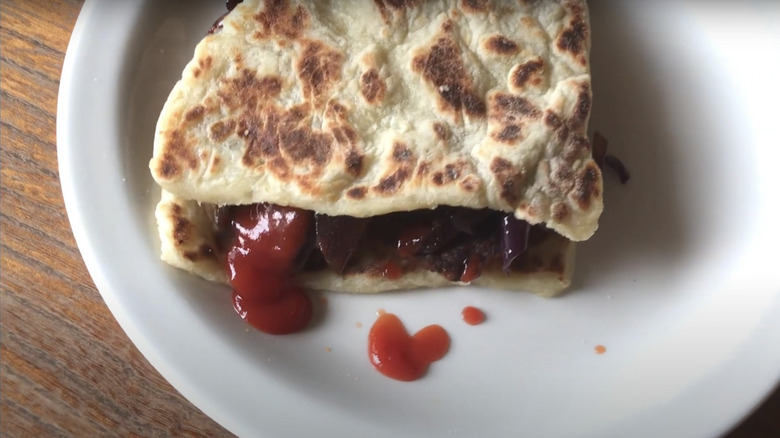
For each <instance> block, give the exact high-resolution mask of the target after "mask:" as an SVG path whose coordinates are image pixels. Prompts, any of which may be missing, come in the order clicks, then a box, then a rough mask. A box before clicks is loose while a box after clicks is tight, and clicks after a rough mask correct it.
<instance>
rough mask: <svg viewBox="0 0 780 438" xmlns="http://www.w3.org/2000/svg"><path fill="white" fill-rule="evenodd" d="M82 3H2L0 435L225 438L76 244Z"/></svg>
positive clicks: (763, 412) (753, 425)
mask: <svg viewBox="0 0 780 438" xmlns="http://www.w3.org/2000/svg"><path fill="white" fill-rule="evenodd" d="M215 1H217V0H215ZM81 5H82V1H80V0H26V1H25V0H8V1H6V0H3V1H2V2H0V63H1V67H0V72H1V73H2V81H1V86H0V105H1V106H2V109H1V114H0V122H1V123H0V125H1V127H2V142H1V144H2V148H0V159H1V160H2V164H1V165H0V172H1V174H0V176H1V179H0V182H1V183H2V192H1V193H2V209H1V210H0V211H1V212H0V217H1V218H2V220H1V222H0V233H1V234H0V236H1V237H0V246H1V248H0V257H1V260H2V262H1V263H2V266H1V267H0V270H1V271H2V275H1V276H0V287H1V288H2V300H1V301H0V302H1V303H2V314H1V315H0V324H1V328H0V343H1V346H0V361H1V363H2V365H1V367H0V370H1V371H2V376H1V379H0V389H1V390H2V401H1V402H0V409H1V411H0V418H2V421H0V434H2V436H8V437H17V436H18V437H22V436H84V437H88V436H142V437H151V436H229V435H230V434H229V433H228V432H227V431H225V430H224V429H223V428H221V427H220V426H219V425H217V424H216V423H214V421H212V420H211V419H209V418H208V417H207V416H206V415H204V414H203V413H202V412H200V411H199V410H198V409H197V408H195V407H194V406H192V405H191V404H190V403H189V402H187V401H186V400H185V399H184V398H183V397H182V396H180V395H179V394H178V393H177V392H176V391H175V390H174V389H173V388H172V387H171V386H170V385H169V384H168V382H166V381H165V380H164V379H163V378H162V377H161V376H160V375H159V374H158V373H157V371H155V370H154V369H153V368H152V367H151V366H150V365H149V363H148V362H147V361H146V360H145V359H144V358H143V356H141V354H140V353H139V352H138V350H136V348H135V347H134V346H133V344H132V343H131V342H130V340H129V339H128V338H127V336H126V335H125V334H124V332H123V331H122V330H121V328H120V327H119V325H118V324H117V323H116V321H115V320H114V318H113V316H112V315H111V313H109V311H108V308H107V307H106V306H105V304H104V303H103V300H102V299H101V298H100V295H99V294H98V291H97V290H96V289H95V286H94V284H93V283H92V280H91V279H90V277H89V274H88V273H87V270H86V268H85V267H84V263H83V262H82V260H81V256H80V255H79V251H78V249H77V248H76V243H75V242H74V240H73V235H72V234H71V231H70V226H69V224H68V218H67V216H66V214H65V207H64V205H63V200H62V195H61V192H60V185H59V180H58V171H57V154H56V139H55V120H56V108H57V106H56V105H57V90H58V86H59V79H60V71H61V68H62V61H63V58H64V56H65V50H66V48H67V44H68V39H69V37H70V33H71V30H72V29H73V25H74V23H75V21H76V17H77V16H78V13H79V10H80V8H81ZM767 348H770V346H767ZM774 348H777V346H775V347H774ZM743 437H762V438H763V437H780V391H775V393H774V394H773V395H772V396H771V398H770V399H769V400H768V401H767V402H766V403H764V404H763V406H762V407H761V408H760V409H759V410H758V411H756V412H755V413H754V414H753V415H752V416H751V417H750V418H749V419H748V420H746V421H745V422H744V423H743V424H742V425H741V426H739V427H738V428H737V429H735V430H734V431H733V432H732V433H731V434H729V435H728V438H743Z"/></svg>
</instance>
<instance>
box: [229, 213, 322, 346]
mask: <svg viewBox="0 0 780 438" xmlns="http://www.w3.org/2000/svg"><path fill="white" fill-rule="evenodd" d="M312 220H313V215H312V213H311V212H306V211H304V210H299V209H296V208H289V207H281V206H278V205H272V204H253V205H244V206H239V207H234V210H233V211H232V220H231V222H230V230H231V238H230V243H229V245H228V251H227V270H228V275H229V277H230V284H231V286H233V307H234V308H235V310H236V312H237V313H238V314H239V316H241V318H243V319H244V320H246V321H247V322H248V323H249V324H251V325H252V326H254V327H255V328H257V329H258V330H260V331H262V332H265V333H270V334H274V335H281V334H287V333H294V332H297V331H300V330H302V329H303V328H304V327H305V326H306V324H307V323H308V322H309V319H311V314H312V304H311V300H310V299H309V296H308V295H307V294H306V291H305V290H304V289H303V288H302V287H300V286H299V285H297V284H296V283H295V282H294V281H293V279H292V277H291V275H290V270H291V269H292V266H293V262H294V261H295V258H296V256H297V255H298V251H299V250H300V248H301V246H302V245H303V244H304V242H305V241H306V233H307V230H308V228H309V226H310V225H311V223H312Z"/></svg>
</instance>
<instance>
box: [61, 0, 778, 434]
mask: <svg viewBox="0 0 780 438" xmlns="http://www.w3.org/2000/svg"><path fill="white" fill-rule="evenodd" d="M592 3H593V4H592V5H591V15H592V23H593V55H592V63H593V78H594V94H595V98H594V109H593V117H592V120H591V127H592V128H593V129H596V130H599V131H600V132H602V133H604V135H606V137H607V138H608V139H609V141H610V151H611V152H612V153H614V154H616V155H617V156H619V157H620V158H622V159H623V161H625V163H626V164H627V166H628V167H629V169H630V170H631V173H632V179H631V181H630V182H629V183H628V184H627V185H625V186H622V185H620V184H619V183H618V182H617V178H616V177H615V175H614V174H613V173H610V172H608V171H607V172H605V181H606V193H605V196H606V206H607V207H606V210H605V212H604V215H603V217H602V220H601V228H600V230H599V231H598V233H597V234H596V236H595V237H594V238H593V239H591V240H590V241H588V242H586V243H584V244H582V245H580V247H579V250H578V262H577V266H576V271H577V273H576V277H575V282H574V285H573V287H572V289H571V292H570V293H568V294H567V295H565V296H563V297H560V298H556V299H542V298H538V297H535V296H532V295H529V294H524V293H509V292H499V291H492V290H479V289H474V288H471V289H469V288H461V289H453V290H435V291H424V292H409V293H396V294H384V295H378V296H348V295H336V294H330V295H327V300H328V305H327V311H326V312H325V314H324V316H323V317H322V318H320V320H319V321H318V323H317V324H316V327H315V328H313V329H311V330H308V331H306V332H304V333H301V334H298V335H292V336H283V337H273V336H267V335H264V334H262V333H259V332H257V331H255V330H251V329H249V328H248V326H247V325H246V324H244V322H242V321H241V320H240V319H239V318H238V317H237V316H236V315H235V314H234V312H233V310H232V308H231V305H230V299H229V293H228V291H227V289H226V288H224V287H220V286H216V285H213V284H209V283H206V282H204V281H201V280H199V279H196V278H194V277H191V276H188V275H186V274H183V273H181V272H179V271H177V270H174V269H172V268H169V267H167V266H165V265H164V264H162V263H161V262H159V261H158V255H157V252H158V245H159V244H158V242H157V237H156V230H155V227H154V223H153V214H152V212H153V206H154V204H155V202H156V201H157V199H158V196H159V192H158V190H157V189H155V187H154V184H153V181H152V179H151V177H150V175H149V172H148V168H147V163H148V160H149V158H150V156H151V150H152V138H153V132H154V126H155V122H156V118H157V115H158V114H159V111H160V109H161V107H162V104H163V102H164V100H165V98H166V96H167V94H168V91H169V90H170V89H171V87H172V86H173V84H174V82H175V81H176V80H177V79H178V77H179V75H180V72H181V70H182V68H183V67H184V65H185V63H186V62H187V61H188V60H189V59H190V57H191V55H192V52H193V49H194V46H195V44H196V43H197V41H198V40H199V39H200V38H201V37H202V36H203V35H204V33H205V32H206V30H207V29H208V28H209V27H210V26H211V24H212V23H213V21H214V20H215V19H216V17H217V16H218V15H220V14H221V13H222V12H223V10H224V9H223V8H224V6H223V4H224V2H222V1H216V0H199V1H192V0H172V1H166V2H158V1H153V0H147V1H127V2H118V1H117V2H113V1H112V2H109V1H94V0H88V1H87V3H86V4H85V6H84V9H83V11H82V13H81V15H80V17H79V19H78V23H77V25H76V28H75V30H74V33H73V37H72V40H71V43H70V47H69V48H68V53H67V57H66V60H65V66H64V69H63V74H62V83H61V88H60V100H59V107H58V124H57V137H58V154H59V160H60V173H61V179H62V189H63V193H64V196H65V202H66V205H67V209H68V213H69V215H70V220H71V224H72V226H73V232H74V235H75V237H76V240H77V242H78V245H79V248H80V249H81V252H82V255H83V257H84V260H85V262H86V264H87V267H88V268H89V271H90V273H91V274H92V277H93V279H94V281H95V284H96V285H97V287H98V288H99V289H100V292H101V294H102V295H103V298H104V299H105V301H106V303H107V305H108V306H109V308H110V309H111V311H112V312H113V313H114V315H115V316H116V318H117V320H118V321H119V323H120V324H121V325H122V327H123V328H124V330H125V331H126V332H127V334H128V336H129V337H130V339H132V341H133V342H134V343H135V344H136V345H137V346H138V348H139V350H140V351H141V352H142V353H143V354H144V355H145V356H146V357H147V358H148V359H149V361H150V362H151V363H152V364H153V365H154V366H155V367H156V368H157V369H158V370H159V371H160V373H162V375H163V376H165V378H167V379H168V380H169V381H170V382H171V383H172V384H173V385H174V386H175V387H176V388H177V389H178V390H179V391H181V393H182V394H183V395H184V396H185V397H187V398H188V399H189V400H191V401H192V402H193V403H194V404H195V405H197V406H198V407H199V408H201V409H202V410H203V411H204V412H205V413H206V414H208V415H210V416H211V417H213V418H214V419H215V420H216V421H218V422H220V423H221V424H223V425H224V426H225V427H226V428H228V429H229V430H231V431H233V432H234V433H236V434H238V435H241V436H247V437H248V436H264V437H299V436H304V435H316V436H337V437H344V436H371V437H398V436H405V437H440V436H464V437H469V436H515V437H517V436H525V437H626V436H631V437H673V436H680V437H707V436H715V435H718V434H721V433H724V432H726V431H727V430H728V429H729V428H730V427H731V426H733V425H734V424H735V423H736V422H737V421H739V420H740V419H741V418H743V417H744V416H745V415H746V414H748V413H749V411H750V410H751V408H752V407H754V406H755V405H756V404H757V403H759V402H760V401H761V399H762V397H764V396H765V395H766V394H767V393H768V392H769V391H771V389H772V387H773V385H774V384H775V383H776V382H777V381H778V378H780V348H777V347H778V346H779V345H780V266H778V256H777V249H778V248H780V234H779V233H778V227H777V226H776V224H777V222H778V220H779V219H780V197H779V196H778V194H777V193H778V188H780V172H778V171H777V169H776V167H777V165H778V163H780V140H778V139H780V136H778V135H777V130H776V127H775V126H776V123H777V108H778V102H780V86H778V84H779V82H778V79H777V72H778V71H780V50H778V49H777V48H778V47H780V33H779V32H780V31H779V30H778V29H779V28H778V27H777V25H776V23H777V22H778V21H780V6H779V5H780V3H778V2H769V1H763V2H761V1H757V2H732V3H728V2H698V1H689V2H610V3H608V4H606V3H605V2H595V1H594V2H592ZM466 305H475V306H479V307H481V308H482V309H484V310H485V312H486V313H487V315H488V320H487V322H486V323H484V324H482V325H480V326H476V327H472V326H468V325H466V324H465V323H464V322H463V321H462V320H461V318H460V312H461V309H462V308H463V307H464V306H466ZM379 308H383V309H386V310H387V311H389V312H393V313H396V314H397V315H399V316H400V317H401V319H402V320H403V321H404V322H405V324H406V326H407V327H408V328H409V329H410V330H412V331H415V330H417V329H419V328H421V327H423V326H424V325H427V324H432V323H437V324H441V325H442V326H443V327H445V328H446V330H447V331H448V332H449V333H450V335H451V337H452V348H451V350H450V352H449V354H448V355H447V356H446V357H445V358H444V359H443V360H441V361H439V362H436V363H435V364H434V365H433V366H432V367H431V369H430V372H429V374H428V375H427V376H426V377H425V378H424V379H422V380H420V381H417V382H413V383H402V382H397V381H394V380H391V379H388V378H385V377H383V376H381V375H380V374H379V373H378V372H376V371H375V370H374V369H373V368H372V366H371V365H370V363H369V361H368V358H367V351H366V343H367V340H366V339H367V333H368V330H369V328H370V326H371V324H372V322H373V321H374V319H375V317H376V311H377V309H379ZM597 345H603V346H605V347H606V352H605V353H604V354H596V353H595V352H594V348H595V347H596V346H597Z"/></svg>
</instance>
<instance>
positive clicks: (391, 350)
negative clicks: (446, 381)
mask: <svg viewBox="0 0 780 438" xmlns="http://www.w3.org/2000/svg"><path fill="white" fill-rule="evenodd" d="M449 348H450V336H449V335H448V334H447V332H446V331H445V330H444V329H443V328H442V327H441V326H439V325H429V326H427V327H424V328H423V329H421V330H420V331H418V332H417V333H415V334H414V335H413V336H409V334H408V333H407V332H406V328H405V327H404V325H403V323H402V322H401V320H400V319H398V317H397V316H395V315H393V314H392V313H382V314H381V315H379V318H377V320H376V322H374V325H373V326H372V327H371V331H370V332H369V333H368V357H369V359H370V360H371V364H372V365H374V368H376V369H377V370H378V371H379V372H380V373H382V374H384V375H385V376H387V377H390V378H392V379H396V380H402V381H404V382H411V381H413V380H417V379H419V378H420V377H422V376H424V375H425V373H426V371H428V366H429V365H430V364H431V363H432V362H435V361H437V360H439V359H441V358H442V357H444V355H445V354H446V353H447V350H449Z"/></svg>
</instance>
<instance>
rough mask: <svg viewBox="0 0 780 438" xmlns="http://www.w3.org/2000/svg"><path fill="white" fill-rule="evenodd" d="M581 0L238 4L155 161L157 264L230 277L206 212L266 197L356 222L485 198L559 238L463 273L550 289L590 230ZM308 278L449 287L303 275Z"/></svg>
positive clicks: (564, 279) (200, 51) (198, 65)
mask: <svg viewBox="0 0 780 438" xmlns="http://www.w3.org/2000/svg"><path fill="white" fill-rule="evenodd" d="M589 49H590V29H589V22H588V14H587V7H586V5H585V3H584V1H576V0H568V1H563V0H561V1H545V0H542V1H539V0H537V1H532V0H529V1H522V0H518V1H512V2H509V1H507V2H504V1H499V0H494V1H487V0H470V1H469V0H462V1H461V0H458V1H455V0H439V1H426V0H418V1H393V2H390V1H385V0H375V1H373V2H372V1H362V0H360V1H339V0H332V1H317V2H314V1H308V2H304V1H301V2H296V1H261V0H246V1H244V2H243V3H242V4H240V5H238V6H237V7H236V8H235V9H234V10H233V11H232V12H231V13H230V14H228V15H227V16H226V17H225V18H224V20H223V22H222V26H221V29H220V30H219V31H217V32H216V33H215V34H213V35H209V36H207V37H205V38H204V39H203V41H201V43H200V44H198V46H197V47H196V49H195V56H194V58H193V59H192V61H191V62H190V63H189V64H188V65H187V66H186V68H185V70H184V73H183V76H182V79H181V80H180V81H179V82H178V83H177V84H176V85H175V87H174V89H173V91H172V92H171V94H170V96H169V98H168V100H167V101H166V103H165V106H164V108H163V110H162V113H161V115H160V118H159V121H158V124H157V130H156V135H155V140H154V156H153V158H152V160H151V162H150V169H151V171H152V175H153V176H154V178H155V180H156V181H157V182H158V184H159V185H160V186H161V187H162V189H163V197H162V200H161V202H160V204H159V205H158V208H157V213H156V214H157V220H158V226H159V232H160V238H161V240H162V257H163V260H165V261H166V262H168V263H170V264H172V265H174V266H177V267H179V268H183V269H185V270H188V271H190V272H193V273H195V274H197V275H200V276H202V277H204V278H207V279H209V280H213V281H226V280H227V279H226V276H225V271H224V268H223V266H222V262H221V257H220V255H219V254H218V251H217V248H218V244H217V242H216V239H217V231H216V230H215V228H214V221H213V216H212V215H211V212H212V210H213V208H214V207H215V206H217V205H237V204H251V203H257V202H269V203H274V204H280V205H287V206H294V207H298V208H303V209H308V210H313V211H316V212H319V213H324V214H327V215H348V216H358V217H370V216H379V215H383V214H386V213H391V212H399V211H410V210H417V209H425V208H433V207H436V206H440V205H449V206H461V207H469V208H490V209H493V210H500V211H505V212H513V213H514V215H515V216H516V217H517V218H519V219H522V220H525V221H527V222H528V223H530V224H545V225H546V226H547V227H549V228H550V229H552V230H555V231H556V232H557V233H559V234H560V235H559V236H554V237H553V238H551V239H548V240H546V241H545V242H544V244H543V245H540V246H536V247H532V248H530V249H529V250H528V254H525V255H524V257H525V259H527V262H524V263H523V264H522V268H521V269H519V270H515V271H513V272H512V273H511V274H505V273H504V272H502V270H501V267H500V266H487V267H486V268H485V269H484V271H483V273H482V275H481V276H480V277H479V278H477V279H476V280H474V282H473V284H483V285H488V286H491V287H501V288H508V289H523V290H529V291H531V292H535V293H538V294H542V295H554V294H556V293H558V292H560V291H561V290H563V289H564V288H565V287H567V286H568V284H569V281H570V276H571V272H572V265H573V256H574V244H573V243H572V241H580V240H585V239H587V238H589V237H590V236H591V235H592V234H593V232H594V231H595V230H596V228H597V222H598V217H599V215H600V214H601V211H602V208H603V205H602V197H601V193H602V181H601V172H600V170H599V168H598V166H597V165H596V163H595V162H594V161H593V159H592V158H591V151H590V143H589V141H588V138H587V134H586V131H587V123H588V119H589V116H590V109H591V81H590V71H589V64H588V63H589ZM299 280H300V281H301V282H302V283H303V284H304V285H306V286H308V287H310V288H314V289H327V290H337V291H349V292H380V291H384V290H393V289H407V288H414V287H434V286H443V285H447V284H453V282H451V281H449V280H447V279H446V278H444V277H442V276H441V275H439V274H437V273H434V272H431V271H427V270H416V271H411V272H405V273H404V275H403V276H402V278H400V279H395V280H389V279H387V278H384V277H382V276H377V275H372V274H371V273H370V272H358V273H351V274H349V275H339V274H337V273H335V272H332V271H319V272H308V273H303V274H300V275H299Z"/></svg>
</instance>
